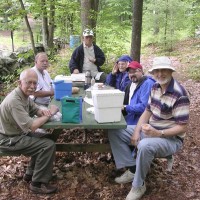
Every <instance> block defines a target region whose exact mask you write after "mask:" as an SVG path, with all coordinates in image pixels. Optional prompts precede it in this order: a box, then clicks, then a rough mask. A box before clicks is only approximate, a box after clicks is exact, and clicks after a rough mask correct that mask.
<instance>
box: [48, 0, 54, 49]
mask: <svg viewBox="0 0 200 200" xmlns="http://www.w3.org/2000/svg"><path fill="white" fill-rule="evenodd" d="M54 28H55V0H51V1H50V17H49V38H48V47H49V48H51V49H52V48H53V38H54Z"/></svg>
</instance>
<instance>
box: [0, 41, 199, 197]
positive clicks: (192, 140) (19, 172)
mask: <svg viewBox="0 0 200 200" xmlns="http://www.w3.org/2000/svg"><path fill="white" fill-rule="evenodd" d="M147 48H148V55H143V56H142V60H141V61H142V63H143V66H149V64H150V63H151V62H152V59H153V58H154V56H155V55H160V54H159V52H158V50H157V49H156V48H154V47H147ZM174 51H175V52H178V53H177V54H176V56H170V57H171V58H172V60H173V63H174V65H175V68H176V70H177V72H175V73H174V76H175V77H176V79H178V80H179V81H180V82H181V84H182V85H183V86H184V87H185V88H186V89H187V90H188V92H189V94H190V100H191V106H190V123H189V126H188V130H187V136H186V138H185V140H184V145H183V148H182V150H180V151H179V152H178V153H177V154H175V156H174V157H175V161H174V164H173V170H172V172H168V171H166V160H164V159H156V160H155V161H154V162H153V165H152V167H151V171H150V172H149V174H148V176H147V178H146V185H147V191H146V193H145V195H144V196H143V197H142V200H168V199H170V200H200V162H199V156H200V134H199V131H200V128H199V125H200V82H198V81H194V80H192V79H189V78H188V75H187V68H188V67H190V66H192V65H199V60H197V61H193V60H194V59H193V58H194V57H198V58H200V40H187V41H184V42H180V43H179V44H178V45H176V46H175V50H174ZM87 134H88V142H94V143H102V142H108V140H107V138H106V136H105V135H104V134H103V132H102V130H88V133H87ZM83 140H84V130H82V129H69V130H63V134H62V135H61V136H60V138H59V141H60V142H74V143H79V142H82V141H83ZM28 160H29V158H26V157H24V156H21V157H1V158H0V200H37V199H41V200H122V199H125V197H126V195H127V194H128V192H129V191H130V189H131V183H127V184H124V185H122V184H121V185H120V184H117V183H115V182H114V178H115V176H116V174H117V173H118V172H117V171H116V170H115V165H114V162H113V160H112V158H111V154H110V153H105V154H103V153H61V152H57V153H56V162H55V167H54V177H53V179H52V183H53V184H55V185H57V186H58V192H57V193H56V194H52V195H36V194H33V193H32V192H30V190H29V184H28V183H26V182H24V181H23V180H22V176H23V174H24V172H25V169H26V166H27V163H28Z"/></svg>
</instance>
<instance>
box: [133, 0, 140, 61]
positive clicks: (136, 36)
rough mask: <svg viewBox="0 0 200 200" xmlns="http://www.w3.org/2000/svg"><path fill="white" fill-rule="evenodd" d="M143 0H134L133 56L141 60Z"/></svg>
mask: <svg viewBox="0 0 200 200" xmlns="http://www.w3.org/2000/svg"><path fill="white" fill-rule="evenodd" d="M142 11H143V0H133V19H132V42H131V57H132V58H133V59H134V60H136V61H138V62H140V52H141V33H142Z"/></svg>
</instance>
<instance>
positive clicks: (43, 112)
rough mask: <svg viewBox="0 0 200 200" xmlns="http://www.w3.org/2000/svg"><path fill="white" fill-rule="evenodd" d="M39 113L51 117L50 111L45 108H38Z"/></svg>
mask: <svg viewBox="0 0 200 200" xmlns="http://www.w3.org/2000/svg"><path fill="white" fill-rule="evenodd" d="M40 115H41V116H47V117H51V115H52V114H51V111H50V110H49V109H47V108H44V109H41V110H40Z"/></svg>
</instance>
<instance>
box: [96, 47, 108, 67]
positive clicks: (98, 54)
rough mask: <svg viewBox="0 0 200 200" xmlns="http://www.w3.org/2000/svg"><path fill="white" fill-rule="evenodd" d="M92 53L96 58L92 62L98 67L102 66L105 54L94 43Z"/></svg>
mask: <svg viewBox="0 0 200 200" xmlns="http://www.w3.org/2000/svg"><path fill="white" fill-rule="evenodd" d="M94 54H95V59H96V61H95V62H94V64H95V65H97V66H98V67H99V66H102V65H103V64H104V62H105V55H104V53H103V51H102V50H101V49H100V48H99V47H98V46H97V45H95V44H94Z"/></svg>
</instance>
